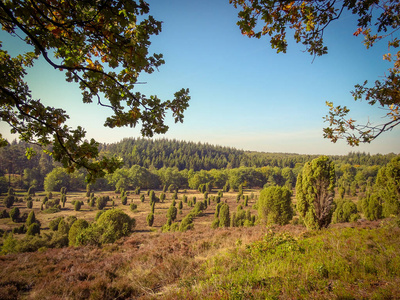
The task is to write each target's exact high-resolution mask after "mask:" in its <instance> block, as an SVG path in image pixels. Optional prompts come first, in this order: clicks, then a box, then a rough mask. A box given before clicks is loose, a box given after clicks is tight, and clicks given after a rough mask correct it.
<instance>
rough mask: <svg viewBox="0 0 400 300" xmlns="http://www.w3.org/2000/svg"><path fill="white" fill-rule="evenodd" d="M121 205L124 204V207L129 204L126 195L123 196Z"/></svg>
mask: <svg viewBox="0 0 400 300" xmlns="http://www.w3.org/2000/svg"><path fill="white" fill-rule="evenodd" d="M121 203H122V205H126V204H127V203H128V197H127V196H125V195H124V196H122V199H121Z"/></svg>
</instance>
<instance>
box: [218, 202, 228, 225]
mask: <svg viewBox="0 0 400 300" xmlns="http://www.w3.org/2000/svg"><path fill="white" fill-rule="evenodd" d="M229 225H230V216H229V205H228V204H226V203H223V204H222V205H221V208H220V210H219V227H229Z"/></svg>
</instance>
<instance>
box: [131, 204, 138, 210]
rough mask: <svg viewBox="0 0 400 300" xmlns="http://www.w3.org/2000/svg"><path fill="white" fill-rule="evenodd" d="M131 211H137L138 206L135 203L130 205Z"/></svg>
mask: <svg viewBox="0 0 400 300" xmlns="http://www.w3.org/2000/svg"><path fill="white" fill-rule="evenodd" d="M129 206H130V208H131V211H135V210H136V209H137V205H136V204H135V203H131V204H130V205H129Z"/></svg>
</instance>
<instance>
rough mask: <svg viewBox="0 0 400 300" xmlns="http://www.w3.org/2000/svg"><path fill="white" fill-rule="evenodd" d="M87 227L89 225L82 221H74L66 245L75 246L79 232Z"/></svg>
mask: <svg viewBox="0 0 400 300" xmlns="http://www.w3.org/2000/svg"><path fill="white" fill-rule="evenodd" d="M88 227H89V223H88V222H87V221H86V220H84V219H78V220H76V221H75V222H74V223H73V224H72V225H71V228H70V229H69V231H68V245H69V246H77V240H76V237H77V236H78V234H79V233H80V231H82V230H84V229H85V228H88Z"/></svg>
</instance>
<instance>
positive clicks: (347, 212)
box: [332, 200, 361, 223]
mask: <svg viewBox="0 0 400 300" xmlns="http://www.w3.org/2000/svg"><path fill="white" fill-rule="evenodd" d="M360 218H361V217H360V215H359V214H358V212H357V206H356V205H355V203H354V202H353V201H351V200H339V201H337V202H336V209H335V211H334V212H333V215H332V222H333V223H344V222H354V221H356V220H358V219H360Z"/></svg>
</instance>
